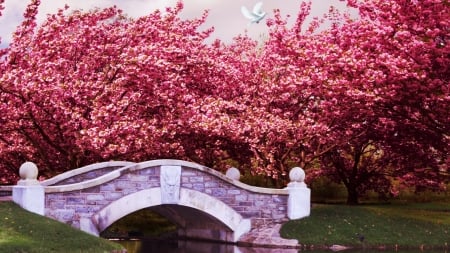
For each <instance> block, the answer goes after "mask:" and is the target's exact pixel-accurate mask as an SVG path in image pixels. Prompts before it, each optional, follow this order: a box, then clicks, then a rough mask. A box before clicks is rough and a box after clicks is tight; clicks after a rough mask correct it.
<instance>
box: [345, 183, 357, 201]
mask: <svg viewBox="0 0 450 253" xmlns="http://www.w3.org/2000/svg"><path fill="white" fill-rule="evenodd" d="M346 187H347V205H357V204H358V203H359V201H358V200H359V194H358V191H357V190H356V187H353V186H346Z"/></svg>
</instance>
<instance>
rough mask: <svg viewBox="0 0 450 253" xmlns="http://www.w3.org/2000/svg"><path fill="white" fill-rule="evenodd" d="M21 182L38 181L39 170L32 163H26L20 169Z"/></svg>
mask: <svg viewBox="0 0 450 253" xmlns="http://www.w3.org/2000/svg"><path fill="white" fill-rule="evenodd" d="M19 175H20V179H21V180H37V176H38V168H37V166H36V164H34V163H32V162H25V163H23V164H22V165H21V166H20V168H19Z"/></svg>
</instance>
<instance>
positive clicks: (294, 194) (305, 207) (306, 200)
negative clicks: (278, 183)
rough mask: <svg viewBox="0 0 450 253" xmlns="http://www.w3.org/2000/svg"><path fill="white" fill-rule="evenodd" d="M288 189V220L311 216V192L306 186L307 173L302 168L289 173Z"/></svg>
mask: <svg viewBox="0 0 450 253" xmlns="http://www.w3.org/2000/svg"><path fill="white" fill-rule="evenodd" d="M289 179H290V180H291V182H290V183H288V185H287V187H286V189H287V190H288V192H289V198H288V218H289V219H291V220H294V219H300V218H303V217H307V216H309V214H310V212H311V190H310V189H309V188H308V187H307V186H306V184H305V182H304V181H305V171H304V170H303V169H302V168H300V167H295V168H292V169H291V171H290V172H289Z"/></svg>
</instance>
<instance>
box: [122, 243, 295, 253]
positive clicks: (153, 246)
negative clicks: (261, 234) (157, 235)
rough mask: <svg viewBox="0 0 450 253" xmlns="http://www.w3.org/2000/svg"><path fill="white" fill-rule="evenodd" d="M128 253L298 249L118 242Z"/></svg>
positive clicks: (260, 252) (287, 252) (248, 252)
mask: <svg viewBox="0 0 450 253" xmlns="http://www.w3.org/2000/svg"><path fill="white" fill-rule="evenodd" d="M118 243H120V244H122V245H123V246H124V247H125V248H126V249H127V251H128V253H297V252H298V250H296V249H269V248H250V247H238V246H236V245H233V244H224V243H213V242H204V241H191V240H180V241H176V240H174V241H162V240H127V241H118Z"/></svg>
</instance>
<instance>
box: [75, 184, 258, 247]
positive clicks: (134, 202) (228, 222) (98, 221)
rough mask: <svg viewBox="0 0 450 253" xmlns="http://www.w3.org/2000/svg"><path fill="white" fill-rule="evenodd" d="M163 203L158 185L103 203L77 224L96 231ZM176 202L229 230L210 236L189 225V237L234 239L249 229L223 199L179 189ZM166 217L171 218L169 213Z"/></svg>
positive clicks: (86, 229) (87, 230) (93, 231)
mask: <svg viewBox="0 0 450 253" xmlns="http://www.w3.org/2000/svg"><path fill="white" fill-rule="evenodd" d="M164 205H167V204H163V203H162V202H161V188H159V187H158V188H152V189H145V190H141V191H138V192H135V193H132V194H130V195H127V196H125V197H122V198H120V199H118V200H116V201H114V202H112V203H110V204H109V205H107V206H105V207H104V208H103V209H102V210H100V211H99V212H97V213H96V214H94V215H93V216H92V218H91V220H85V221H83V222H82V223H83V226H82V227H80V228H81V229H82V230H84V231H86V232H88V233H92V234H96V235H98V234H99V233H100V232H102V231H103V230H105V229H106V228H107V227H109V226H110V225H111V224H113V223H114V222H116V221H117V220H119V219H120V218H122V217H124V216H126V215H129V214H131V213H133V212H135V211H138V210H141V209H144V208H150V207H158V206H164ZM176 205H177V206H184V207H188V208H193V209H195V210H198V211H200V212H202V213H205V214H207V215H209V216H210V217H214V218H215V219H217V220H218V221H219V222H220V223H221V224H223V225H225V226H226V227H227V228H228V229H229V231H230V232H231V233H228V232H226V231H225V233H220V234H217V233H216V238H211V237H212V236H213V235H211V233H209V235H205V232H206V233H208V232H210V231H205V229H204V228H199V229H198V228H189V231H191V232H190V233H188V236H189V237H197V236H198V237H205V236H208V239H214V240H220V241H232V242H236V241H237V240H238V239H239V238H240V237H241V236H242V235H243V234H245V233H247V232H249V231H250V229H251V222H250V219H244V218H243V217H242V216H241V215H240V214H239V213H238V212H236V211H235V210H234V209H232V208H231V207H229V206H228V205H227V204H225V203H224V202H222V201H220V200H217V199H216V198H213V197H211V196H209V195H207V194H204V193H202V192H198V191H194V190H190V189H180V200H179V202H178V203H176ZM168 218H169V219H170V217H168ZM223 232H224V231H223ZM199 233H202V234H199Z"/></svg>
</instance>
